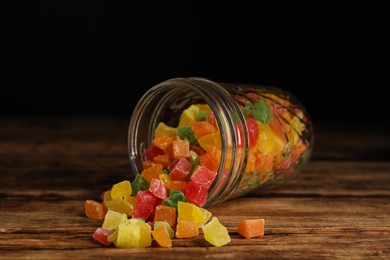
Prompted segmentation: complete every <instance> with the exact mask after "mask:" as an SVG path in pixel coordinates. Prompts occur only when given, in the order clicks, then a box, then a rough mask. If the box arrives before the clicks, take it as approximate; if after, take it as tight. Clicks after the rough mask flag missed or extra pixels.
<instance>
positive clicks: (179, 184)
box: [168, 181, 187, 192]
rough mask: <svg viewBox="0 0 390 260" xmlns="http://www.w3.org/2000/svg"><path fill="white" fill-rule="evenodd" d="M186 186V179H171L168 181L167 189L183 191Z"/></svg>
mask: <svg viewBox="0 0 390 260" xmlns="http://www.w3.org/2000/svg"><path fill="white" fill-rule="evenodd" d="M186 187H187V182H186V181H171V182H170V183H169V187H168V188H169V189H170V190H179V191H182V192H184V191H185V190H186Z"/></svg>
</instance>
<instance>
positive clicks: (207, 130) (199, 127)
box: [191, 121, 218, 138]
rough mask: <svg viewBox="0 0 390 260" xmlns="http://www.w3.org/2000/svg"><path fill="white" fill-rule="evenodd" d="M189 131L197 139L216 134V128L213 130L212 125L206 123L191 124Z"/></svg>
mask: <svg viewBox="0 0 390 260" xmlns="http://www.w3.org/2000/svg"><path fill="white" fill-rule="evenodd" d="M191 129H192V131H193V132H194V133H195V135H196V137H198V138H201V137H202V136H205V135H209V134H212V133H215V132H218V129H217V128H215V127H214V126H213V125H212V124H210V123H208V122H206V121H199V122H196V121H194V122H192V125H191Z"/></svg>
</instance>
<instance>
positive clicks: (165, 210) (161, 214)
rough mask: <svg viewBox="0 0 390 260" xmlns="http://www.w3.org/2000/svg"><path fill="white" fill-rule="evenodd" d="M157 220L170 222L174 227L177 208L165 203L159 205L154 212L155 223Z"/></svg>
mask: <svg viewBox="0 0 390 260" xmlns="http://www.w3.org/2000/svg"><path fill="white" fill-rule="evenodd" d="M157 221H165V222H168V224H169V225H170V226H171V227H174V226H175V224H176V209H175V208H172V207H169V206H165V205H158V206H157V207H156V211H155V213H154V219H153V224H154V223H156V222H157Z"/></svg>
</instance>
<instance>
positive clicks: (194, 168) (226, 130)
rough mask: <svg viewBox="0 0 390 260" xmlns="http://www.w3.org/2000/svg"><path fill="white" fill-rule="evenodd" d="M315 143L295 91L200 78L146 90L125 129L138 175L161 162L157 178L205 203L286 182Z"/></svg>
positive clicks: (133, 167)
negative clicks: (293, 92) (126, 129)
mask: <svg viewBox="0 0 390 260" xmlns="http://www.w3.org/2000/svg"><path fill="white" fill-rule="evenodd" d="M312 146H313V129H312V124H311V121H310V118H309V116H308V114H307V112H306V110H305V108H304V107H303V105H302V104H301V103H300V102H299V101H298V100H297V99H296V98H295V97H293V95H291V94H290V93H288V92H286V91H283V90H281V89H279V88H275V87H264V86H252V85H244V84H226V83H216V82H213V81H211V80H207V79H203V78H173V79H169V80H166V81H164V82H161V83H159V84H157V85H156V86H154V87H152V88H151V89H149V91H147V92H146V93H145V94H144V95H143V96H142V98H141V99H140V100H139V102H138V104H137V105H136V107H135V109H134V112H133V114H132V117H131V120H130V125H129V132H128V148H129V156H130V162H131V166H132V171H133V173H134V174H135V175H136V174H140V175H146V174H150V172H151V170H149V173H145V170H147V169H146V168H148V167H151V166H155V165H161V166H158V167H155V168H156V169H158V170H157V172H155V173H154V178H159V179H163V181H164V184H165V185H166V188H167V189H168V190H170V188H172V187H173V188H174V189H180V190H181V191H182V192H183V194H184V195H185V196H186V197H187V198H188V199H189V200H190V201H191V202H193V203H194V204H197V205H200V206H203V205H206V206H209V205H213V204H216V203H221V202H223V201H226V200H228V199H231V198H234V197H237V196H241V195H244V194H247V193H250V192H252V191H254V190H256V191H257V190H260V189H265V188H269V187H274V186H276V185H280V184H282V183H284V182H285V181H286V180H288V179H289V178H291V177H292V176H295V175H296V174H297V173H298V172H299V171H300V170H301V168H302V166H303V165H304V163H305V162H307V161H308V159H309V157H310V155H311V151H312ZM175 152H176V153H175ZM184 159H185V160H186V161H188V163H186V162H185V160H184ZM186 165H191V166H190V167H189V166H188V167H186ZM184 168H186V170H183V169H184ZM160 169H161V173H159V172H158V171H160ZM178 171H179V172H178ZM160 175H161V176H160ZM163 175H167V176H168V177H167V176H163ZM148 178H149V180H150V178H152V177H151V176H149V175H148ZM176 182H180V183H181V184H182V185H181V186H180V185H178V186H175V185H177V183H176ZM171 183H174V184H175V185H173V184H172V185H171ZM178 187H180V188H178Z"/></svg>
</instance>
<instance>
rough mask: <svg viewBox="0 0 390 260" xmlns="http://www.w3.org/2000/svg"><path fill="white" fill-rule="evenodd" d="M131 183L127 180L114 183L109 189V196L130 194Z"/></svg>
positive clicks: (114, 197) (118, 196)
mask: <svg viewBox="0 0 390 260" xmlns="http://www.w3.org/2000/svg"><path fill="white" fill-rule="evenodd" d="M131 192H132V190H131V185H130V182H129V181H126V180H125V181H121V182H119V183H117V184H114V185H113V186H112V189H111V198H112V199H113V200H114V199H117V198H124V197H128V196H130V195H131Z"/></svg>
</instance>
